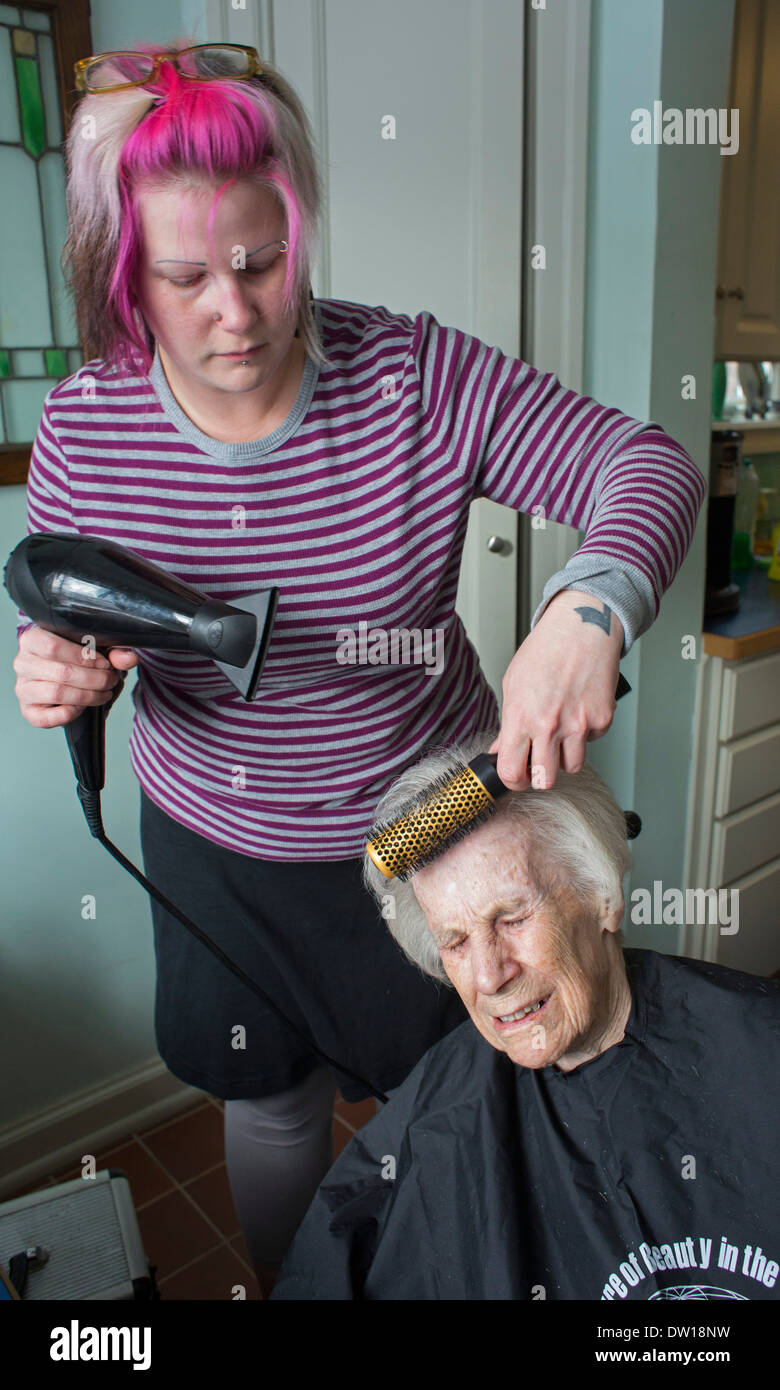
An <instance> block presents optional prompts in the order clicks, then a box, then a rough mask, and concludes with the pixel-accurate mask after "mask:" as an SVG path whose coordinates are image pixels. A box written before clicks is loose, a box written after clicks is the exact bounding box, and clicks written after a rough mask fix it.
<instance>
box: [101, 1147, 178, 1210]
mask: <svg viewBox="0 0 780 1390" xmlns="http://www.w3.org/2000/svg"><path fill="white" fill-rule="evenodd" d="M96 1158H97V1160H98V1168H121V1169H122V1171H123V1173H124V1174H125V1177H126V1178H127V1180H128V1182H129V1183H130V1192H131V1194H132V1198H133V1205H134V1206H135V1208H136V1209H138V1207H142V1206H144V1205H145V1204H146V1203H147V1202H152V1201H154V1198H155V1197H161V1196H162V1194H163V1193H164V1192H170V1191H171V1189H172V1188H173V1185H174V1184H173V1179H172V1178H171V1177H170V1175H169V1174H168V1173H166V1171H165V1169H164V1168H161V1167H160V1165H159V1163H157V1161H156V1160H155V1159H154V1158H152V1157H151V1155H150V1154H148V1153H147V1152H146V1149H144V1148H143V1147H142V1145H141V1144H139V1143H138V1142H137V1141H136V1140H133V1141H132V1143H130V1144H122V1145H120V1147H119V1148H117V1149H109V1150H108V1152H107V1153H105V1154H102V1155H97V1154H96Z"/></svg>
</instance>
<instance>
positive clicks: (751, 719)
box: [718, 652, 780, 740]
mask: <svg viewBox="0 0 780 1390" xmlns="http://www.w3.org/2000/svg"><path fill="white" fill-rule="evenodd" d="M778 718H780V652H775V653H774V654H773V655H772V656H761V657H758V658H757V659H756V660H755V661H746V662H744V663H742V662H740V663H739V665H736V666H724V668H723V695H722V699H721V706H720V732H719V735H718V737H719V738H720V739H722V740H726V739H729V738H739V737H740V735H741V734H749V733H751V732H752V730H753V729H763V728H764V727H765V726H766V725H767V724H774V723H775V722H776V720H777V719H778Z"/></svg>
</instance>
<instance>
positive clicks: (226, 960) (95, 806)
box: [77, 782, 387, 1105]
mask: <svg viewBox="0 0 780 1390" xmlns="http://www.w3.org/2000/svg"><path fill="white" fill-rule="evenodd" d="M77 790H78V798H79V801H80V802H81V805H82V808H83V811H84V815H85V817H86V821H87V825H88V826H89V829H90V832H91V834H92V835H94V837H95V839H96V840H99V841H100V843H101V845H103V846H104V848H105V849H107V850H108V852H109V854H110V855H112V856H113V858H114V859H116V861H117V863H118V864H121V865H122V868H123V869H126V870H127V872H128V873H129V874H132V875H133V878H134V879H136V881H137V882H138V883H140V884H141V886H142V887H143V888H145V889H146V891H147V893H151V895H152V897H153V898H155V899H156V900H157V902H158V903H160V904H161V905H162V906H163V907H164V908H165V910H166V912H170V914H171V916H172V917H175V918H176V920H177V921H178V922H181V924H182V926H184V927H186V928H187V930H188V931H189V932H191V933H192V935H193V936H196V937H197V938H198V940H199V941H202V942H203V945H204V946H206V947H208V949H209V950H210V951H211V952H212V954H213V955H215V956H216V957H217V959H218V960H221V961H222V964H223V965H224V966H226V967H227V969H228V970H232V972H233V974H234V975H236V976H237V977H238V979H239V980H243V982H244V984H245V985H247V987H248V988H249V989H251V990H252V991H253V993H254V994H256V995H257V997H258V999H262V1001H263V1003H264V1004H265V1005H266V1006H267V1008H269V1009H271V1011H272V1013H275V1014H276V1016H277V1018H279V1019H281V1021H282V1023H286V1024H287V1026H288V1028H292V1030H293V1032H294V1033H296V1034H297V1035H298V1037H299V1038H301V1039H302V1041H303V1042H305V1043H306V1046H307V1047H310V1048H312V1049H313V1051H314V1052H317V1053H318V1054H319V1055H320V1057H322V1058H324V1060H325V1061H326V1062H328V1064H329V1065H330V1066H331V1067H334V1068H335V1070H336V1071H340V1072H342V1073H343V1074H344V1075H345V1076H349V1077H350V1078H351V1079H352V1080H353V1081H357V1082H358V1083H359V1084H360V1085H361V1086H366V1087H367V1088H368V1090H369V1091H370V1092H371V1094H372V1096H374V1097H375V1098H376V1099H377V1100H379V1101H381V1102H382V1104H383V1105H384V1104H386V1102H387V1096H386V1095H385V1094H384V1093H383V1092H382V1091H379V1090H377V1088H376V1086H374V1085H372V1083H371V1082H370V1081H368V1080H367V1079H366V1077H365V1076H360V1074H359V1073H358V1072H356V1071H352V1069H351V1067H346V1066H345V1065H344V1063H343V1062H337V1061H336V1059H335V1058H334V1057H330V1056H329V1055H328V1053H327V1052H324V1051H323V1049H322V1048H321V1047H318V1045H317V1043H315V1042H314V1039H313V1038H310V1037H307V1035H306V1034H305V1033H304V1032H303V1031H302V1030H301V1029H300V1028H299V1027H298V1026H297V1024H295V1023H293V1021H292V1019H290V1018H288V1017H287V1015H286V1014H285V1013H283V1012H282V1010H281V1009H280V1008H279V1006H278V1004H275V1003H274V1001H273V999H271V998H270V997H269V995H267V994H266V992H265V990H264V989H261V988H260V986H259V985H258V984H257V983H256V982H255V981H254V980H252V979H250V977H249V975H247V974H246V972H245V971H243V970H242V969H241V967H240V965H236V964H235V963H234V962H233V961H232V960H231V959H230V957H229V956H226V955H225V952H224V951H223V950H222V949H221V948H220V947H219V946H217V944H216V942H215V941H212V940H211V937H210V936H206V933H205V932H204V931H201V929H200V927H196V925H195V923H194V922H191V921H190V919H189V917H185V915H184V913H183V912H181V911H180V909H179V908H178V907H176V905H175V904H174V903H172V902H170V901H169V900H168V898H166V896H165V894H164V893H161V892H160V890H159V888H155V886H154V884H153V883H150V882H149V880H148V878H146V877H145V876H144V875H143V874H142V873H141V870H140V869H137V868H136V867H135V864H131V863H130V860H129V859H126V858H125V856H124V854H123V853H122V851H121V850H120V849H117V847H116V845H114V844H112V843H111V841H110V840H109V838H108V836H107V835H106V832H105V830H104V828H103V817H102V814H101V810H100V792H99V791H95V790H94V789H92V788H90V787H85V786H84V785H83V783H82V782H79V783H78V788H77Z"/></svg>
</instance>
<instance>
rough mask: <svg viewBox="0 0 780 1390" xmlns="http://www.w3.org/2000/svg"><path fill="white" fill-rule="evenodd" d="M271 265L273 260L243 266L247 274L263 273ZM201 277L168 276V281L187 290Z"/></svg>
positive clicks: (201, 277)
mask: <svg viewBox="0 0 780 1390" xmlns="http://www.w3.org/2000/svg"><path fill="white" fill-rule="evenodd" d="M274 260H276V257H274ZM272 265H273V262H271V263H270V264H269V265H246V266H244V271H245V272H247V273H248V274H249V275H265V273H266V271H267V270H270V269H271V266H272ZM202 279H203V276H202V275H191V276H190V278H189V280H171V279H170V277H168V283H169V284H171V285H176V286H177V288H178V289H182V290H187V289H191V287H192V286H193V285H197V283H198V281H199V280H202Z"/></svg>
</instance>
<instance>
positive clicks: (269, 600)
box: [213, 589, 279, 700]
mask: <svg viewBox="0 0 780 1390" xmlns="http://www.w3.org/2000/svg"><path fill="white" fill-rule="evenodd" d="M278 602H279V590H278V589H260V590H259V592H258V593H256V594H247V595H246V597H244V598H242V599H239V601H238V602H236V601H235V599H234V600H233V602H232V603H231V605H230V607H231V609H233V610H236V609H240V610H241V611H242V612H244V613H251V614H253V615H254V618H255V621H256V633H255V639H254V644H253V647H252V652H251V654H250V656H249V659H248V661H246V662H245V664H244V665H243V666H242V667H240V668H238V667H236V666H230V665H228V664H227V662H225V661H217V659H216V657H214V658H213V660H214V663H215V665H217V666H218V667H219V669H220V671H221V672H222V674H223V675H224V676H227V678H228V680H229V681H230V684H231V685H234V686H235V688H236V690H237V691H238V692H239V694H241V695H243V697H244V699H245V700H254V698H255V692H256V690H257V686H258V683H259V681H260V675H261V672H262V670H263V662H264V661H265V654H266V651H267V650H268V643H269V642H270V640H271V630H272V628H273V625H274V617H275V615H276V605H277V603H278ZM228 621H230V620H228ZM233 621H235V619H234V620H233ZM223 625H224V620H223Z"/></svg>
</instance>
